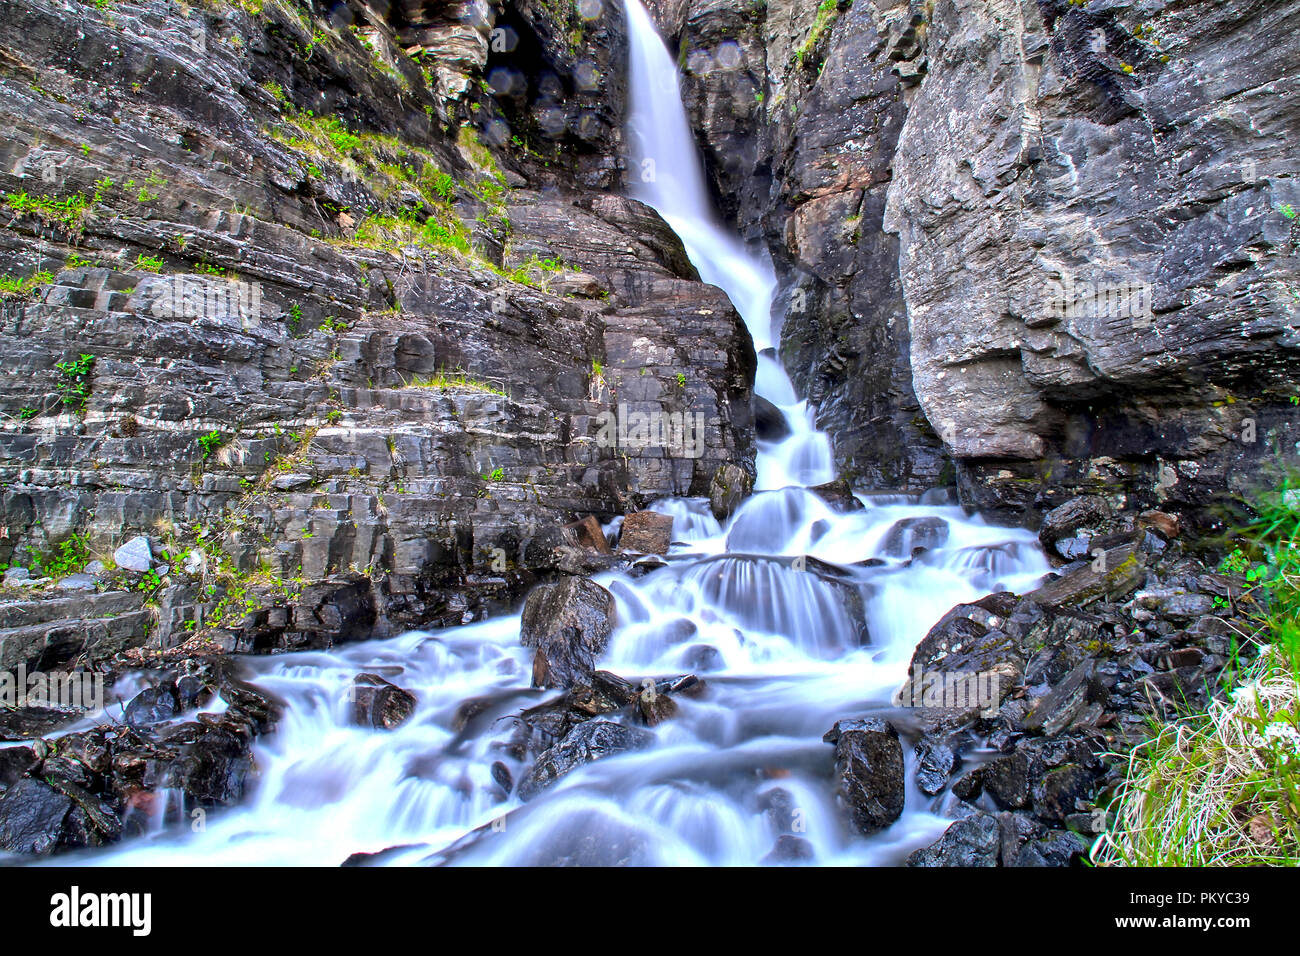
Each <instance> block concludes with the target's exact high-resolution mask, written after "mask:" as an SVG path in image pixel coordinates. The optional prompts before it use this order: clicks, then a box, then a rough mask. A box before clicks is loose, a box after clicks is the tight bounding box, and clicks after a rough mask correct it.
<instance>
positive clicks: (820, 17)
mask: <svg viewBox="0 0 1300 956" xmlns="http://www.w3.org/2000/svg"><path fill="white" fill-rule="evenodd" d="M839 15H840V11H839V3H838V0H822V2H821V6H819V7H818V8H817V18H816V19H815V20H813V25H812V29H810V30H809V31H808V36H807V37H806V38H805V39H804V41H803V43H802V44H800V46H799V49H798V50H796V51H795V54H794V64H795V66H798V67H802V66H803V61H804V60H805V59H806V58H807V57H809V56H811V55H812V52H813V51H814V50H815V49H817V44H818V43H819V42H821V38H822V37H823V36H825V35H826V31H827V30H829V29H830V28H831V26H832V25H833V24H834V23H835V20H836V18H837V17H839Z"/></svg>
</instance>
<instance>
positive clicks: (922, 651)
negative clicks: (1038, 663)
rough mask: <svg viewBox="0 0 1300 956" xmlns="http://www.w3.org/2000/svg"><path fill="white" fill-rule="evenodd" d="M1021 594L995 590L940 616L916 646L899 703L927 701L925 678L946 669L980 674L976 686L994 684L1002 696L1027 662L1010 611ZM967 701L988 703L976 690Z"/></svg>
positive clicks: (980, 688) (978, 704)
mask: <svg viewBox="0 0 1300 956" xmlns="http://www.w3.org/2000/svg"><path fill="white" fill-rule="evenodd" d="M1017 600H1018V599H1017V598H1016V596H1015V595H1013V594H1010V593H1007V592H1003V593H1000V594H991V595H989V596H988V597H984V598H981V599H980V600H978V601H974V602H972V603H970V604H959V605H957V606H956V607H954V608H953V609H952V610H950V611H949V612H948V613H947V614H945V615H944V616H943V617H942V618H940V619H939V621H938V623H936V624H935V625H934V627H932V628H930V630H929V632H928V633H927V634H926V635H925V637H924V638H922V639H921V642H920V643H919V644H917V646H916V650H915V651H913V652H912V663H911V666H910V668H909V678H908V681H907V683H906V684H904V686H903V687H902V688H901V689H900V692H899V695H900V699H899V703H900V704H901V705H903V706H925V705H926V703H927V701H926V699H925V694H926V693H927V688H929V687H930V686H931V685H930V684H929V683H927V681H932V680H934V679H940V680H941V681H942V679H943V678H944V676H945V675H954V677H970V676H978V678H979V679H978V680H977V682H976V690H977V691H986V690H993V691H994V692H995V693H996V694H997V696H998V700H999V701H1000V700H1001V697H1002V696H1003V695H1004V694H1005V693H1007V692H1008V691H1009V690H1010V688H1011V687H1012V686H1013V685H1014V683H1015V682H1016V681H1018V680H1019V678H1020V675H1021V673H1022V672H1023V671H1024V666H1025V651H1024V649H1023V648H1022V646H1021V642H1020V641H1019V639H1018V631H1017V630H1016V628H1015V627H1014V626H1012V624H1011V623H1010V616H1009V615H1010V612H1011V611H1012V610H1013V609H1014V608H1015V607H1016V606H1017ZM945 686H946V685H945ZM962 696H963V698H964V699H965V698H969V697H970V695H969V694H963V695H962ZM994 703H996V702H994ZM964 706H968V707H974V708H978V709H985V708H986V707H987V706H989V704H987V703H985V702H984V701H983V700H982V699H981V695H980V694H976V695H975V699H974V700H966V702H965V704H964Z"/></svg>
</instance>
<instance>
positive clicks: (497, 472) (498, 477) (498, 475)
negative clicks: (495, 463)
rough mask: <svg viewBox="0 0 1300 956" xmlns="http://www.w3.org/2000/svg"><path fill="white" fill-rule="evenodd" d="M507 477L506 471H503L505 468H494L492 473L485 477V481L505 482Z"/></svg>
mask: <svg viewBox="0 0 1300 956" xmlns="http://www.w3.org/2000/svg"><path fill="white" fill-rule="evenodd" d="M505 477H506V473H505V469H503V468H493V469H492V470H491V471H490V472H488V473H487V474H486V475H484V476H483V480H484V481H504V480H505Z"/></svg>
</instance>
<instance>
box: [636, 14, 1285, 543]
mask: <svg viewBox="0 0 1300 956" xmlns="http://www.w3.org/2000/svg"><path fill="white" fill-rule="evenodd" d="M659 14H660V20H661V23H662V24H663V25H664V28H665V30H666V32H668V33H669V34H671V35H672V36H674V37H675V38H677V42H678V43H679V44H680V46H681V48H682V49H683V50H684V51H687V52H686V53H685V54H684V56H685V64H686V67H687V71H688V86H690V87H691V88H692V94H691V96H690V97H689V99H688V101H689V102H690V104H691V106H692V109H693V111H694V115H695V117H696V121H697V124H698V126H699V130H700V137H701V139H702V140H703V142H704V144H705V151H706V155H710V156H714V157H715V162H714V163H713V174H714V182H715V185H716V187H717V189H718V191H719V193H720V195H721V196H722V197H723V199H724V202H725V203H728V204H729V205H730V206H731V208H733V209H735V210H736V215H737V217H738V219H739V221H740V222H741V223H742V224H745V226H746V228H747V230H748V231H749V232H750V234H751V235H753V236H755V237H759V236H761V237H765V238H766V241H767V242H768V243H769V245H770V246H771V247H772V248H773V250H774V253H775V254H776V255H777V257H778V260H779V261H780V262H781V264H782V266H783V272H784V278H785V295H784V297H783V299H782V302H783V304H784V334H783V337H782V352H783V355H784V356H785V358H786V361H787V364H788V365H789V366H790V367H791V372H792V374H793V375H794V377H795V379H796V382H797V383H798V384H799V385H800V386H801V387H802V388H803V389H804V390H805V391H806V392H807V394H808V395H809V396H810V397H811V398H812V399H813V400H814V401H815V402H816V404H817V405H818V408H819V422H820V423H821V424H822V425H823V426H824V427H826V428H827V429H828V430H829V431H831V433H832V434H833V435H834V436H835V439H836V442H837V452H838V454H839V457H840V459H841V463H842V465H843V467H844V468H845V470H846V472H848V473H849V474H850V475H851V476H853V477H855V478H858V479H859V480H865V481H866V482H868V483H872V484H886V485H897V486H901V487H919V486H923V485H925V484H927V483H932V482H934V481H935V480H936V479H937V478H939V477H941V476H942V475H943V474H944V472H943V468H942V465H941V462H940V459H941V456H946V457H948V458H950V459H951V460H952V461H953V462H954V463H955V464H956V466H957V474H958V477H959V481H960V484H961V488H962V491H963V495H964V500H966V501H967V502H969V503H971V504H975V505H978V506H981V507H984V508H992V509H998V510H1001V511H1003V512H1005V513H1007V514H1010V515H1015V516H1019V517H1025V518H1030V517H1031V516H1032V515H1034V514H1036V513H1039V512H1041V510H1042V509H1043V508H1045V507H1049V506H1051V505H1053V504H1055V503H1057V502H1058V501H1059V500H1061V499H1062V498H1063V497H1065V496H1067V495H1069V494H1073V493H1076V492H1078V491H1080V490H1085V491H1094V492H1100V493H1104V494H1110V495H1112V496H1117V497H1118V498H1122V499H1125V500H1127V502H1128V503H1129V504H1145V505H1150V504H1155V503H1157V502H1159V503H1162V504H1163V505H1164V506H1166V507H1175V508H1176V507H1187V506H1191V510H1193V511H1199V512H1200V513H1201V515H1202V516H1204V515H1205V514H1206V512H1205V511H1204V510H1203V508H1202V506H1204V505H1205V504H1206V503H1207V502H1209V501H1211V500H1213V499H1215V498H1216V497H1219V496H1221V495H1222V494H1223V493H1224V492H1225V491H1238V490H1242V489H1243V487H1244V484H1243V483H1244V482H1247V481H1250V480H1253V476H1254V475H1255V474H1256V473H1257V471H1258V465H1257V464H1256V463H1258V462H1261V461H1268V460H1274V459H1277V458H1278V457H1284V458H1285V457H1294V455H1295V452H1296V448H1295V442H1296V439H1297V437H1300V436H1298V435H1297V433H1296V427H1295V423H1294V415H1293V408H1292V402H1291V398H1292V396H1294V394H1295V393H1296V390H1297V389H1296V382H1295V377H1294V367H1295V363H1294V358H1295V349H1296V346H1297V338H1296V329H1295V320H1296V316H1297V312H1296V303H1297V300H1296V295H1295V289H1296V288H1297V284H1296V274H1297V264H1298V262H1300V261H1298V260H1297V258H1296V244H1295V238H1296V233H1295V230H1294V229H1293V228H1292V224H1293V223H1294V222H1295V221H1296V220H1295V218H1294V207H1295V203H1296V201H1297V198H1298V197H1297V194H1296V189H1297V186H1296V181H1295V178H1294V171H1293V170H1291V169H1290V168H1289V167H1288V166H1287V162H1286V158H1285V157H1286V153H1287V150H1288V145H1287V142H1288V137H1287V135H1286V133H1285V132H1284V131H1285V130H1288V129H1294V128H1295V127H1296V119H1297V118H1296V114H1295V111H1296V107H1295V105H1294V103H1295V98H1294V96H1291V95H1289V94H1290V92H1291V88H1292V87H1293V86H1294V84H1295V83H1296V79H1295V77H1294V76H1292V75H1288V72H1287V69H1286V63H1288V62H1289V61H1290V60H1292V59H1294V56H1295V53H1296V50H1295V46H1294V43H1293V42H1291V41H1289V40H1285V39H1283V40H1279V39H1278V38H1285V37H1289V36H1291V35H1292V34H1293V33H1294V27H1295V18H1296V16H1297V13H1296V11H1295V10H1294V9H1293V8H1292V7H1291V6H1289V5H1286V4H1282V3H1268V2H1258V3H1239V2H1223V3H1215V4H1209V5H1206V4H1183V3H1168V4H1165V3H1150V4H1088V5H1083V6H1080V5H1074V4H1070V3H1067V2H1063V0H1062V2H1054V3H1053V2H1036V3H1004V2H987V3H986V2H967V0H959V2H951V0H950V2H937V3H931V4H907V3H890V2H862V0H859V2H857V3H854V4H852V5H851V6H849V5H846V4H838V5H837V4H836V3H834V2H833V0H828V2H826V3H824V4H822V5H821V6H820V7H816V8H814V7H813V5H812V4H810V3H805V4H791V3H780V2H771V3H768V4H767V5H766V7H764V8H761V9H759V8H755V7H753V6H751V5H749V4H745V3H740V2H730V3H704V4H689V5H686V8H685V9H684V10H683V9H681V5H673V4H665V5H663V6H662V7H661V8H660V10H659ZM718 36H726V37H728V39H726V40H721V41H717V42H715V41H714V38H715V37H718ZM737 38H739V39H737ZM727 43H731V44H732V45H734V46H738V48H739V50H740V52H741V56H740V57H739V59H738V60H737V59H736V57H735V56H734V55H731V54H728V55H726V56H723V55H721V54H722V53H723V52H724V50H723V48H724V47H725V45H726V44H727ZM692 58H693V59H692ZM692 62H694V63H696V64H699V65H701V66H702V67H705V68H702V69H701V70H699V71H695V72H694V73H693V72H692V71H691V63H692ZM728 63H734V64H735V65H734V66H728V65H727V64H728ZM724 75H725V78H724ZM745 84H748V85H752V86H754V87H755V88H756V92H755V94H754V96H753V97H752V98H751V99H752V107H751V108H749V109H748V111H747V113H746V117H747V120H748V119H749V118H752V120H753V122H748V121H735V120H734V118H732V117H731V114H730V113H728V111H727V109H726V108H723V107H722V106H721V105H720V104H721V103H722V101H723V100H724V99H725V98H726V97H727V96H728V95H729V94H727V93H725V92H724V90H730V89H734V88H735V87H736V86H737V85H745ZM729 102H731V103H732V105H733V106H735V104H736V103H737V102H738V100H737V99H736V97H734V96H732V97H731V99H730V100H729ZM723 114H726V115H727V116H728V118H727V119H725V120H724V119H719V117H721V116H722V115H723ZM745 131H748V134H747V136H746V133H745ZM737 137H740V138H741V140H742V141H741V142H737ZM723 154H725V155H728V156H731V157H734V158H735V162H733V163H732V164H728V163H725V162H720V161H717V160H716V157H717V156H719V155H723ZM755 183H757V184H760V185H761V184H766V187H767V189H766V194H765V195H764V194H761V190H760V189H756V188H755ZM1210 523H1212V521H1210Z"/></svg>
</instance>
